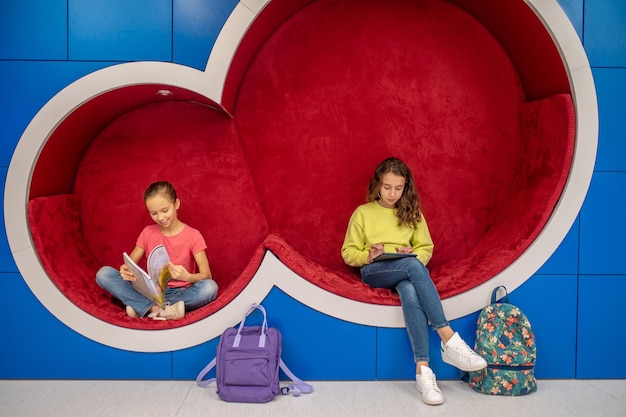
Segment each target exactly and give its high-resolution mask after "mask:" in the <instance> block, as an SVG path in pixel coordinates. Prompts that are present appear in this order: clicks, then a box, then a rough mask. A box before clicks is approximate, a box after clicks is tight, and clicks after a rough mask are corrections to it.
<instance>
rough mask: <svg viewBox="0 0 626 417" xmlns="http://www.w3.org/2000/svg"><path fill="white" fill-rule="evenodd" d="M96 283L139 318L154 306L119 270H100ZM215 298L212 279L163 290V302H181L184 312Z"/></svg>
mask: <svg viewBox="0 0 626 417" xmlns="http://www.w3.org/2000/svg"><path fill="white" fill-rule="evenodd" d="M96 282H97V283H98V285H99V286H100V287H102V288H104V289H105V290H107V291H108V292H109V293H111V294H112V295H113V296H115V297H116V298H118V299H119V300H120V301H121V302H122V303H124V305H127V306H130V307H132V308H133V310H135V311H136V312H137V314H139V316H140V317H145V316H146V315H147V314H148V313H149V312H150V308H151V307H152V306H153V305H154V302H153V301H151V300H148V299H147V298H146V297H144V296H143V295H141V294H140V293H138V292H137V291H136V290H135V289H134V288H133V286H132V284H131V283H130V281H125V280H124V279H123V278H122V275H121V274H120V271H119V270H117V269H115V268H112V267H110V266H103V267H102V268H100V270H99V271H98V272H97V273H96ZM216 297H217V284H216V283H215V281H213V280H212V279H205V280H202V281H198V282H194V283H193V284H192V285H191V286H189V287H182V288H167V289H166V290H165V301H166V302H168V303H170V304H175V303H177V302H179V301H181V300H182V301H184V303H185V310H186V311H190V310H195V309H196V308H200V307H202V306H203V305H206V304H208V303H210V302H211V301H213V300H215V298H216Z"/></svg>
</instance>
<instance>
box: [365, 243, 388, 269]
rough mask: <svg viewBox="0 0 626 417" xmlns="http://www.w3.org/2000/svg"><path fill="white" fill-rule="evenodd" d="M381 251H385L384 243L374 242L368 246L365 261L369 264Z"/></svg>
mask: <svg viewBox="0 0 626 417" xmlns="http://www.w3.org/2000/svg"><path fill="white" fill-rule="evenodd" d="M383 252H385V244H384V243H374V244H373V245H372V247H371V248H370V253H369V255H368V256H367V263H368V264H371V263H372V262H373V261H374V258H377V257H378V256H380V255H381V254H382V253H383Z"/></svg>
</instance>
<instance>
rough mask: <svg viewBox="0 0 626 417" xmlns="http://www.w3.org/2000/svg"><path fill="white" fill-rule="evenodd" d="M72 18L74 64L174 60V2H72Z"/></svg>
mask: <svg viewBox="0 0 626 417" xmlns="http://www.w3.org/2000/svg"><path fill="white" fill-rule="evenodd" d="M68 15H69V42H68V43H69V58H70V59H71V60H89V61H144V60H154V61H171V60H172V0H133V1H126V0H109V1H101V0H69V13H68Z"/></svg>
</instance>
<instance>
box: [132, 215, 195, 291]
mask: <svg viewBox="0 0 626 417" xmlns="http://www.w3.org/2000/svg"><path fill="white" fill-rule="evenodd" d="M161 244H162V245H165V249H166V250H167V253H168V255H169V256H170V261H171V262H172V263H173V264H174V265H182V266H184V267H185V269H187V271H189V273H190V274H194V273H195V272H196V261H195V259H194V257H193V255H194V254H195V253H198V252H200V251H202V250H205V249H206V242H205V241H204V238H203V237H202V234H201V233H200V232H199V231H198V230H196V229H194V228H193V227H191V226H188V225H186V224H185V225H184V227H183V230H182V231H181V232H180V233H179V234H177V235H175V236H165V235H163V234H162V233H161V231H160V230H159V225H157V224H151V225H149V226H146V227H145V228H144V229H143V230H142V231H141V234H140V235H139V237H138V238H137V246H139V247H141V248H142V249H143V250H144V252H145V254H146V257H147V256H148V254H149V253H150V252H151V251H152V249H154V248H155V247H156V246H158V245H161ZM189 285H191V283H189V282H185V281H179V280H175V279H172V280H170V282H169V283H168V284H167V286H168V287H187V286H189Z"/></svg>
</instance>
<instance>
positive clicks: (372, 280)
mask: <svg viewBox="0 0 626 417" xmlns="http://www.w3.org/2000/svg"><path fill="white" fill-rule="evenodd" d="M361 277H362V279H363V282H364V283H366V284H367V285H369V286H371V287H374V288H389V289H393V288H395V289H396V291H397V292H398V295H399V296H400V303H401V304H402V313H403V314H404V322H405V324H406V330H407V333H408V334H409V340H410V342H411V347H412V348H413V357H414V360H415V362H422V361H423V362H428V361H429V359H430V358H429V352H428V323H429V322H430V323H431V325H432V327H433V329H440V328H442V327H446V326H448V325H449V323H448V321H447V319H446V316H445V314H444V312H443V307H442V305H441V299H440V298H439V293H438V292H437V288H436V287H435V284H434V283H433V281H432V279H431V278H430V274H429V273H428V269H426V267H425V266H424V264H422V262H421V261H420V260H419V259H417V258H413V257H410V258H401V259H396V260H392V261H381V262H374V263H371V264H367V265H364V266H363V267H361Z"/></svg>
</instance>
